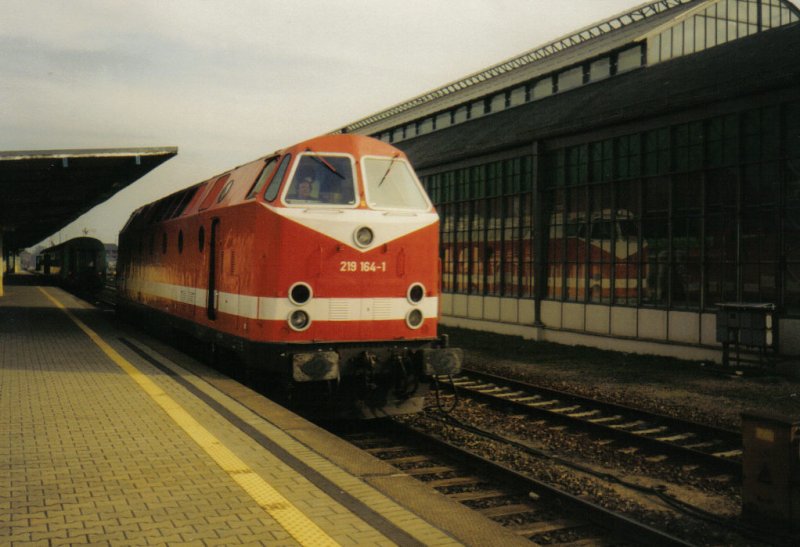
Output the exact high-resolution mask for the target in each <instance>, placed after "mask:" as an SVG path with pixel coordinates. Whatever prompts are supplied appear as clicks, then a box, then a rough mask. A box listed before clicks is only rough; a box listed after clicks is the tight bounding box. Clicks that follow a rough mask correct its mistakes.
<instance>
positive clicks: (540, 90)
mask: <svg viewBox="0 0 800 547" xmlns="http://www.w3.org/2000/svg"><path fill="white" fill-rule="evenodd" d="M552 94H553V80H552V79H551V78H545V79H544V80H539V81H538V82H536V84H535V85H534V86H533V89H532V90H531V97H532V99H534V100H535V99H541V98H542V97H547V96H548V95H552Z"/></svg>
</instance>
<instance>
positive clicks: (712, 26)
mask: <svg viewBox="0 0 800 547" xmlns="http://www.w3.org/2000/svg"><path fill="white" fill-rule="evenodd" d="M759 9H760V13H759ZM798 20H800V18H798V16H797V13H796V12H794V11H792V10H790V9H789V8H787V7H786V6H785V5H783V4H782V3H781V2H780V1H779V0H718V1H717V2H714V3H712V4H710V5H709V6H708V7H707V8H706V9H704V10H702V11H700V12H698V13H695V14H694V15H692V16H691V17H689V18H687V19H685V20H683V21H680V22H678V23H677V24H676V25H674V26H672V27H670V28H667V29H665V30H664V31H663V32H661V33H660V34H658V35H656V36H653V37H651V38H650V39H648V41H647V62H648V64H655V63H658V62H662V61H667V60H669V59H674V58H675V57H680V56H681V55H689V54H691V53H695V52H699V51H702V50H704V49H708V48H711V47H714V46H718V45H722V44H724V43H727V42H730V41H732V40H737V39H739V38H744V37H746V36H750V35H752V34H755V33H757V32H761V31H764V30H769V29H770V28H775V27H779V26H783V25H787V24H790V23H794V22H797V21H798Z"/></svg>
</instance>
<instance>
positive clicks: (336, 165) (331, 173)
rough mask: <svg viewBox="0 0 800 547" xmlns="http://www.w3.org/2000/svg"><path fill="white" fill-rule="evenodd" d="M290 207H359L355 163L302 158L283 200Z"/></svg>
mask: <svg viewBox="0 0 800 547" xmlns="http://www.w3.org/2000/svg"><path fill="white" fill-rule="evenodd" d="M283 199H284V202H285V203H286V204H287V205H302V206H304V207H307V206H315V205H324V206H328V207H330V206H331V205H337V206H343V207H355V206H356V188H355V179H354V178H353V160H352V158H350V157H349V156H338V155H327V154H326V155H322V154H303V155H302V156H300V159H299V162H298V164H297V168H296V169H295V171H294V176H293V177H292V182H291V184H290V185H289V187H288V188H287V190H286V193H285V195H284V197H283Z"/></svg>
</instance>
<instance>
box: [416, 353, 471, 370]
mask: <svg viewBox="0 0 800 547" xmlns="http://www.w3.org/2000/svg"><path fill="white" fill-rule="evenodd" d="M420 355H421V356H422V370H423V373H424V374H425V375H426V376H434V375H439V374H457V373H459V372H461V363H462V362H464V352H463V350H462V349H461V348H423V349H422V350H420Z"/></svg>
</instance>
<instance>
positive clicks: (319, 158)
mask: <svg viewBox="0 0 800 547" xmlns="http://www.w3.org/2000/svg"><path fill="white" fill-rule="evenodd" d="M306 152H312V153H313V152H314V151H313V150H311V149H310V148H306ZM308 157H309V158H311V159H312V160H315V161H316V162H317V163H319V164H322V165H324V166H325V167H327V168H328V170H329V171H330V172H331V173H333V174H334V175H336V176H337V177H339V178H340V179H342V180H345V178H344V175H342V174H341V173H340V172H339V171H337V170H336V168H335V167H334V166H333V165H331V164H330V163H328V160H326V159H325V158H323V157H322V156H308Z"/></svg>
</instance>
